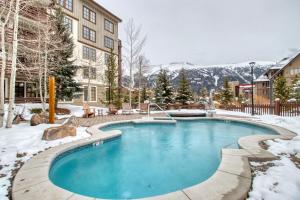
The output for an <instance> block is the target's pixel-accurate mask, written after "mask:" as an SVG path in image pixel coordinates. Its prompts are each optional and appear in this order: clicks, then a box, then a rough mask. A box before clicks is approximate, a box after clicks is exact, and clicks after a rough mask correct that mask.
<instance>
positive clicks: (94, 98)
mask: <svg viewBox="0 0 300 200" xmlns="http://www.w3.org/2000/svg"><path fill="white" fill-rule="evenodd" d="M90 88H91V91H90V92H91V98H90V101H97V94H96V93H97V88H96V87H95V86H91V87H90ZM88 95H89V94H88V86H84V88H83V96H84V97H83V98H84V101H88Z"/></svg>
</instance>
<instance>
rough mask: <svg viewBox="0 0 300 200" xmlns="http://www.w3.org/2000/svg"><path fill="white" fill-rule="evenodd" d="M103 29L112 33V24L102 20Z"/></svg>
mask: <svg viewBox="0 0 300 200" xmlns="http://www.w3.org/2000/svg"><path fill="white" fill-rule="evenodd" d="M104 29H105V30H107V31H109V32H111V33H114V24H113V23H112V22H111V21H109V20H107V19H104Z"/></svg>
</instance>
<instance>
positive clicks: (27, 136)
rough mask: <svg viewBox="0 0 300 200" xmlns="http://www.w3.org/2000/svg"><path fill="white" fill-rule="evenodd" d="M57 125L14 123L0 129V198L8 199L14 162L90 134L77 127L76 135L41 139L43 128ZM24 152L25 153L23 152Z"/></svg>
mask: <svg viewBox="0 0 300 200" xmlns="http://www.w3.org/2000/svg"><path fill="white" fill-rule="evenodd" d="M53 126H58V125H49V124H42V125H39V126H34V127H32V126H30V125H28V124H25V123H24V124H23V123H22V124H19V125H14V126H13V128H11V129H5V128H1V129H0V166H2V167H3V168H2V169H1V168H0V169H1V170H0V174H3V175H4V177H2V178H0V186H1V187H0V199H1V200H5V199H8V198H7V197H6V195H7V188H8V187H9V186H10V181H9V178H10V177H11V173H12V170H13V169H15V166H14V165H15V162H17V161H22V162H25V161H27V160H28V159H30V158H31V157H32V156H33V154H36V153H38V152H39V151H44V150H45V149H47V148H49V147H54V146H58V145H60V144H64V143H68V142H72V141H75V140H79V139H82V138H87V137H89V136H90V135H89V134H88V133H86V131H85V129H86V128H81V127H80V128H77V136H76V137H66V138H63V139H60V140H55V141H49V142H48V141H43V140H42V136H43V130H44V129H46V128H49V127H53ZM24 153H25V154H24ZM17 154H24V155H23V157H17Z"/></svg>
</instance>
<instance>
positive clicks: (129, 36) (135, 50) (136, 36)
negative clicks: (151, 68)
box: [125, 19, 146, 106]
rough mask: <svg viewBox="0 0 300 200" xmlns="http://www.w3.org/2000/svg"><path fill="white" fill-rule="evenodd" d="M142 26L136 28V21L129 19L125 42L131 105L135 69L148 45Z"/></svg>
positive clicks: (130, 101)
mask: <svg viewBox="0 0 300 200" xmlns="http://www.w3.org/2000/svg"><path fill="white" fill-rule="evenodd" d="M141 30H142V28H141V26H139V27H136V25H135V23H134V20H133V19H129V21H128V23H127V25H126V27H125V33H126V40H125V50H126V56H125V58H126V61H127V64H128V66H129V73H130V83H129V104H130V106H131V103H132V89H133V82H134V78H133V70H134V67H135V66H136V65H137V64H138V58H139V56H140V55H141V52H142V50H143V47H144V45H145V43H146V36H142V35H141V34H142V33H141Z"/></svg>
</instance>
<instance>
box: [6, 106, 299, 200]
mask: <svg viewBox="0 0 300 200" xmlns="http://www.w3.org/2000/svg"><path fill="white" fill-rule="evenodd" d="M38 107H41V104H19V105H18V106H17V109H16V110H17V112H22V111H23V109H24V108H25V109H24V117H25V118H26V119H30V118H31V116H32V114H31V113H30V109H32V108H38ZM59 107H61V108H67V109H69V110H71V115H75V116H77V117H81V116H82V115H83V110H82V106H74V105H70V104H61V105H59ZM96 109H103V108H96ZM105 111H106V110H105ZM168 112H189V113H197V112H203V111H200V110H172V111H168ZM151 113H153V112H151ZM154 113H156V112H154ZM217 114H219V115H227V116H230V115H231V116H240V117H243V118H244V117H250V116H251V115H249V114H245V113H241V112H232V111H224V110H217ZM58 117H60V116H58ZM64 117H68V116H64ZM248 119H249V120H253V121H261V122H264V123H268V124H273V125H277V126H281V127H284V128H287V129H289V130H291V131H293V132H295V133H297V134H298V135H299V136H297V137H295V138H294V139H292V140H289V141H288V140H279V139H278V140H274V141H273V140H272V141H271V140H270V141H267V144H268V145H269V151H270V152H272V153H273V154H275V155H278V156H279V157H280V159H279V160H276V161H271V162H268V163H271V164H273V165H274V166H272V167H270V168H268V170H267V171H265V172H261V171H256V176H255V177H254V180H253V189H252V191H251V192H250V193H249V200H262V199H264V200H277V199H278V200H279V199H280V200H281V199H285V200H296V199H300V198H299V197H300V170H299V169H298V168H297V167H296V166H295V164H294V163H293V162H292V161H291V160H290V157H291V155H300V124H299V121H300V117H280V116H272V115H264V116H255V117H251V118H248ZM51 126H55V125H48V124H43V125H39V126H36V127H31V126H29V125H28V124H20V125H14V126H13V128H12V129H4V128H2V129H0V166H2V167H3V168H2V169H1V167H0V199H1V200H2V199H7V197H6V194H7V188H8V187H9V186H10V181H9V178H10V177H11V171H12V170H13V169H14V168H15V166H14V165H15V162H16V161H23V162H24V161H26V160H28V159H30V158H31V157H32V156H33V155H34V154H36V153H38V152H40V151H43V150H45V149H46V148H49V147H54V146H57V145H60V144H63V143H67V142H71V141H74V140H78V139H81V138H86V137H89V134H87V133H86V132H85V128H78V129H77V136H76V137H67V138H64V139H61V140H56V141H51V142H47V141H42V140H41V138H42V134H43V130H44V129H46V128H49V127H51ZM56 126H57V125H56ZM23 153H26V154H25V155H24V156H23V157H17V154H19V155H21V154H23ZM251 164H252V166H260V165H264V164H265V163H251ZM2 174H3V175H4V177H2Z"/></svg>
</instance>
